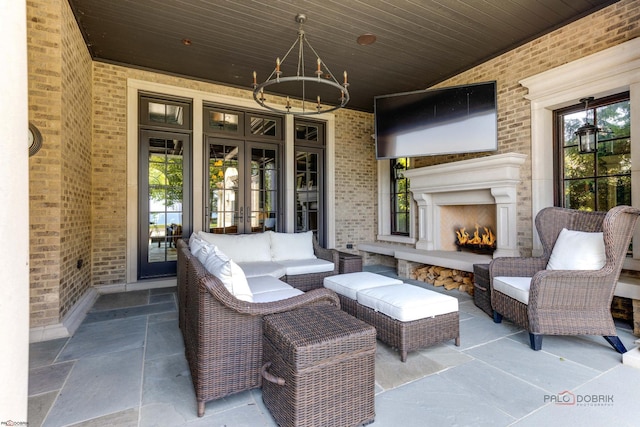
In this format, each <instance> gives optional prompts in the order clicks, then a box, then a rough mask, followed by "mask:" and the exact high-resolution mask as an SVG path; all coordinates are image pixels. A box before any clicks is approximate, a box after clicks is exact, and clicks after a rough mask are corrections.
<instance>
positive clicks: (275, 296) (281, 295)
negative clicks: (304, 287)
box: [253, 288, 304, 302]
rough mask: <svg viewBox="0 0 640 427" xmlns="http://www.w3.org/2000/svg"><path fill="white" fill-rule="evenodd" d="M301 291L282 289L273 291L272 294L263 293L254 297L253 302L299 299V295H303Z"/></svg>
mask: <svg viewBox="0 0 640 427" xmlns="http://www.w3.org/2000/svg"><path fill="white" fill-rule="evenodd" d="M302 294H304V292H302V291H301V290H300V289H295V288H291V289H282V290H280V291H271V292H263V293H261V294H257V295H254V297H253V302H273V301H280V300H283V299H287V298H293V297H297V296H298V295H302Z"/></svg>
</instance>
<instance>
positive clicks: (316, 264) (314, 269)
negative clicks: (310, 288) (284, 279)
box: [278, 258, 334, 276]
mask: <svg viewBox="0 0 640 427" xmlns="http://www.w3.org/2000/svg"><path fill="white" fill-rule="evenodd" d="M278 264H282V265H283V266H284V267H285V269H286V271H287V276H297V275H299V274H311V273H326V272H327V271H333V269H334V266H333V263H332V262H331V261H327V260H324V259H320V258H314V259H289V260H284V261H278Z"/></svg>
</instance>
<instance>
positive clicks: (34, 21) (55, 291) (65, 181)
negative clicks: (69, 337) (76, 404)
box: [27, 0, 91, 327]
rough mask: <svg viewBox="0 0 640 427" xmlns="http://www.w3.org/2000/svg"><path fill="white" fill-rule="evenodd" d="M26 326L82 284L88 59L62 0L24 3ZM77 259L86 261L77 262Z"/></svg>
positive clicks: (57, 310)
mask: <svg viewBox="0 0 640 427" xmlns="http://www.w3.org/2000/svg"><path fill="white" fill-rule="evenodd" d="M27 35H28V38H27V42H28V60H29V120H30V121H31V122H33V123H34V124H35V125H36V126H38V128H39V129H40V131H41V133H42V137H43V146H42V149H41V150H40V151H39V152H38V153H37V154H36V155H34V156H33V157H31V158H30V159H29V170H30V173H29V200H30V206H29V208H30V217H29V224H30V267H31V268H30V287H31V296H30V303H31V327H36V326H44V325H50V324H55V323H58V322H59V321H60V319H61V318H62V316H64V315H65V314H66V312H67V311H68V310H69V308H70V307H71V306H73V304H75V303H76V302H77V300H78V298H80V296H82V295H83V294H84V293H85V291H86V290H87V288H88V286H89V285H90V283H89V269H90V267H89V266H90V258H89V249H90V231H91V218H90V215H89V208H90V189H91V174H90V168H89V165H90V164H91V151H90V144H91V135H90V130H91V127H90V124H91V58H90V56H89V53H88V51H87V48H86V46H85V44H84V41H83V39H82V36H81V35H80V32H79V30H78V27H77V25H76V23H75V19H74V18H73V15H72V13H71V9H70V8H69V4H68V3H67V1H66V0H34V1H30V2H28V3H27ZM78 259H83V260H84V262H85V266H84V267H82V269H77V268H76V262H77V260H78Z"/></svg>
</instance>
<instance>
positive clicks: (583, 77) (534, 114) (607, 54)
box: [520, 38, 640, 269]
mask: <svg viewBox="0 0 640 427" xmlns="http://www.w3.org/2000/svg"><path fill="white" fill-rule="evenodd" d="M520 84H521V85H522V86H523V87H525V88H527V89H528V91H529V93H528V94H527V95H525V98H526V99H528V100H530V101H531V168H532V171H531V172H532V183H531V192H532V194H531V197H532V212H531V214H532V217H533V218H535V216H536V215H537V213H538V212H539V211H540V210H541V209H542V208H544V207H547V206H553V191H554V190H553V188H554V176H553V144H552V141H553V111H554V110H557V109H559V108H563V107H566V106H569V105H573V104H577V103H578V102H579V99H581V98H584V97H586V96H593V97H596V98H601V97H604V96H609V95H613V94H616V93H620V92H625V91H629V92H630V97H631V101H630V102H631V147H632V148H631V164H632V171H631V182H633V183H634V185H633V186H632V195H631V200H632V203H633V205H634V206H636V207H640V149H634V148H635V145H637V144H638V143H639V141H640V136H638V135H640V38H636V39H632V40H629V41H627V42H624V43H621V44H619V45H617V46H614V47H611V48H609V49H605V50H603V51H601V52H598V53H594V54H593V55H589V56H586V57H584V58H580V59H578V60H576V61H573V62H570V63H567V64H564V65H561V66H559V67H556V68H553V69H551V70H548V71H545V72H543V73H540V74H537V75H535V76H531V77H527V78H525V79H522V80H521V81H520ZM533 227H534V230H533V236H534V242H533V253H534V255H539V254H540V253H541V252H542V246H541V244H540V240H539V239H538V235H537V232H536V231H535V225H534V226H533ZM634 241H635V242H637V243H638V244H635V245H634V254H633V259H628V260H627V261H626V262H625V268H630V269H640V233H639V232H638V231H636V234H635V235H634Z"/></svg>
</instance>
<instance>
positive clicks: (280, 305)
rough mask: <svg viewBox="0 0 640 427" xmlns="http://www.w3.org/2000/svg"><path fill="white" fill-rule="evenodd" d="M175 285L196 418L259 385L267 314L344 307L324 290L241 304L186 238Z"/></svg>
mask: <svg viewBox="0 0 640 427" xmlns="http://www.w3.org/2000/svg"><path fill="white" fill-rule="evenodd" d="M336 265H337V263H336ZM177 282H178V306H179V322H180V328H181V329H182V334H183V338H184V342H185V353H186V357H187V361H188V363H189V368H190V370H191V377H192V381H193V386H194V389H195V393H196V400H197V403H198V416H203V415H204V411H205V403H206V402H208V401H210V400H215V399H219V398H222V397H225V396H227V395H230V394H233V393H237V392H241V391H244V390H249V389H253V388H257V387H260V386H261V378H262V377H261V374H260V369H261V365H262V324H263V316H264V315H267V314H273V313H279V312H285V311H289V310H293V309H297V308H301V307H305V306H313V305H321V304H331V305H334V306H337V307H339V306H340V302H339V300H338V297H337V295H336V294H335V293H334V292H333V291H330V290H329V289H324V288H321V289H314V290H311V291H309V292H306V293H302V294H301V295H298V296H294V297H291V298H287V299H283V300H277V301H272V302H266V303H254V302H247V301H242V300H240V299H238V298H236V297H235V296H234V295H232V294H231V293H230V292H229V291H228V289H227V288H226V287H225V285H224V283H223V282H222V281H221V280H219V279H218V278H217V277H216V276H214V275H213V274H211V273H209V272H208V271H207V270H206V269H205V267H204V265H203V264H202V263H201V262H200V261H199V260H198V258H197V257H196V256H193V255H192V253H191V251H190V249H189V246H188V244H187V242H186V241H184V240H180V241H179V242H178V265H177Z"/></svg>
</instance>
